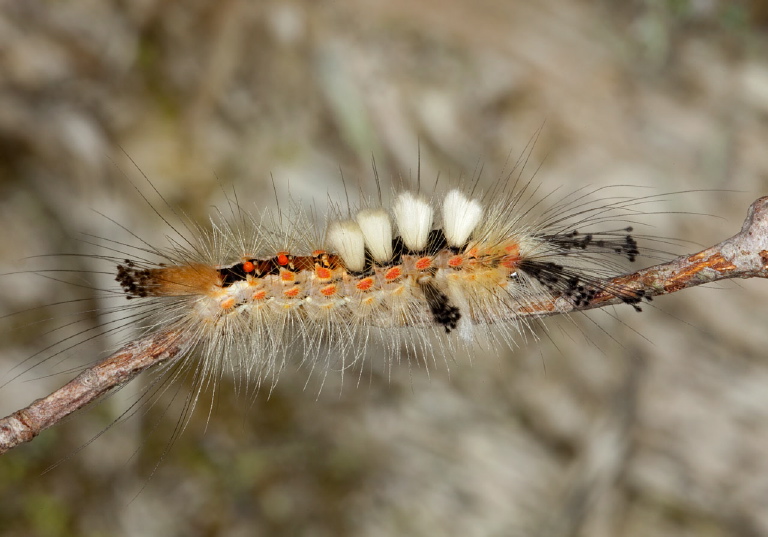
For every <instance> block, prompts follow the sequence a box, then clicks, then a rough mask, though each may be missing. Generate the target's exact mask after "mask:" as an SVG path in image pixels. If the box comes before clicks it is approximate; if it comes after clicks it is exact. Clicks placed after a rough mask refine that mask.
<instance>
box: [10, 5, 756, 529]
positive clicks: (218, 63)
mask: <svg viewBox="0 0 768 537" xmlns="http://www.w3.org/2000/svg"><path fill="white" fill-rule="evenodd" d="M534 138H536V143H535V145H534V146H533V149H532V150H531V151H530V159H529V163H528V165H527V167H526V170H525V171H524V173H523V176H524V177H526V178H529V177H531V176H532V175H533V174H534V173H535V174H536V181H540V182H542V183H543V184H544V185H546V189H550V190H551V189H553V188H557V187H559V186H562V187H563V188H564V189H566V190H572V189H576V188H580V187H584V186H587V185H594V186H600V185H612V184H628V185H638V186H640V187H643V188H644V189H643V190H640V192H642V193H646V192H647V193H650V194H654V193H660V192H671V191H689V190H709V192H698V193H696V192H692V193H686V194H681V195H677V196H672V197H670V198H669V199H668V200H667V201H666V202H665V203H664V204H662V205H660V206H654V207H653V208H652V209H651V210H654V211H664V212H665V214H659V215H655V216H654V217H653V218H651V219H649V220H648V221H649V222H651V223H653V224H654V225H655V226H656V227H655V228H653V229H652V230H651V232H652V233H654V234H657V235H664V236H670V237H677V238H681V239H685V240H689V241H693V243H695V244H691V245H688V246H684V247H683V250H685V249H687V250H689V251H694V250H696V249H697V248H698V245H701V246H707V245H711V244H714V243H716V242H718V241H720V240H722V239H724V238H726V237H728V236H730V235H732V234H734V233H735V232H736V231H737V230H738V229H739V228H740V226H741V222H742V220H743V218H744V215H745V214H746V210H747V207H748V206H749V204H750V203H751V201H752V200H754V199H755V198H757V197H758V196H760V195H764V194H766V193H767V192H766V182H767V181H766V180H767V179H768V150H767V149H766V148H768V7H766V4H765V3H764V2H761V1H759V0H752V1H748V0H744V1H724V0H723V1H718V0H645V1H642V0H634V1H611V0H602V1H597V0H595V1H588V0H584V1H580V2H563V1H558V0H540V1H537V2H528V1H509V0H506V1H505V0H495V1H494V0H479V1H474V2H468V1H461V0H441V1H436V0H420V1H418V2H414V1H404V0H390V1H387V2H376V1H372V0H368V1H358V2H355V1H351V0H346V1H339V2H316V1H312V0H307V1H277V0H275V1H259V2H246V1H238V0H227V1H203V0H187V1H185V2H165V1H161V0H143V1H139V2H127V1H124V2H120V1H112V2H100V1H89V0H79V1H72V2H43V1H39V0H25V1H24V2H12V1H10V2H2V3H0V229H1V230H2V232H1V233H0V273H9V272H16V271H29V270H34V269H36V268H51V267H55V266H56V263H58V262H65V263H67V265H66V266H67V267H69V268H72V269H76V270H94V269H96V268H97V267H102V266H103V265H97V264H96V263H95V261H94V260H92V259H90V258H88V257H73V258H69V259H66V260H62V259H61V258H37V257H34V258H30V256H38V255H42V254H61V253H75V254H77V253H92V252H94V248H93V247H92V246H91V245H89V244H88V243H89V242H94V241H97V242H98V239H95V238H93V236H98V237H105V238H107V239H111V240H119V241H123V240H125V241H133V244H135V243H136V241H135V240H134V239H131V237H130V236H129V235H128V234H127V232H126V231H125V230H124V229H121V228H120V227H119V226H118V225H115V224H114V223H112V222H111V221H110V219H111V220H114V221H115V222H117V223H119V224H120V225H122V226H124V227H125V228H127V229H129V230H131V231H132V232H134V233H136V234H137V235H138V236H140V237H142V238H145V239H147V240H148V241H149V242H150V243H152V244H162V243H163V241H164V240H165V239H164V236H165V235H167V234H169V230H168V227H167V226H166V225H165V224H164V223H163V221H162V220H161V219H160V218H158V217H157V215H155V214H154V213H153V212H152V207H153V206H154V207H156V208H157V209H158V210H159V211H160V212H162V213H163V214H164V215H166V216H169V215H171V216H172V212H171V207H172V208H173V209H174V210H175V211H177V213H181V212H183V213H184V214H186V215H188V216H189V217H190V218H191V219H193V220H196V221H200V222H205V221H206V219H207V218H208V216H209V215H210V214H211V213H212V212H213V207H214V206H218V207H222V206H224V205H225V204H226V197H227V195H230V196H231V195H232V193H233V192H235V193H236V195H237V199H238V201H239V203H240V204H241V205H243V206H245V207H249V208H250V207H254V210H255V209H256V208H257V207H265V206H274V204H275V199H276V198H278V199H280V200H281V203H284V202H285V201H286V200H288V198H289V197H292V198H294V199H300V200H301V201H302V202H303V203H304V204H305V205H310V204H311V202H312V200H315V203H316V206H317V208H318V211H319V212H321V213H322V212H323V210H324V209H323V208H324V207H325V205H326V202H327V199H329V197H330V198H331V199H335V196H336V195H337V194H336V193H338V192H340V191H342V190H343V185H344V184H346V185H347V186H349V185H353V187H352V189H356V188H357V186H356V185H358V184H364V185H368V187H370V185H371V184H372V183H371V179H372V176H373V174H372V172H371V159H372V157H373V158H375V159H376V163H377V167H378V169H379V172H380V175H381V177H382V179H383V182H384V183H385V185H389V184H390V183H391V182H393V180H394V181H396V180H397V178H399V177H403V178H409V177H411V178H413V177H414V176H415V173H416V169H417V166H418V161H419V155H420V159H421V167H422V172H423V174H424V176H425V177H429V178H430V179H432V178H434V177H435V176H436V174H437V172H438V171H440V172H441V174H442V175H441V177H443V178H446V179H448V178H454V179H457V178H459V177H467V176H469V177H471V176H473V174H476V173H477V170H479V169H480V168H481V167H482V168H483V176H484V177H485V178H487V179H488V180H491V181H492V180H494V179H496V178H497V177H499V175H500V174H501V173H503V172H502V171H503V170H504V169H505V164H506V169H509V166H510V164H511V163H514V162H515V161H516V160H517V158H518V156H519V155H521V154H524V153H525V151H526V147H527V146H528V144H529V142H531V141H532V140H533V139H534ZM134 163H135V164H134ZM142 174H146V176H147V177H149V178H150V180H151V182H152V184H153V185H154V186H155V187H156V188H157V190H158V191H159V193H160V194H161V195H162V196H163V198H164V200H165V201H163V200H161V199H160V197H159V196H158V194H157V193H155V192H154V191H153V190H152V187H151V186H150V185H149V184H148V183H147V182H145V181H144V179H143V177H142ZM342 175H343V177H344V182H343V183H342V180H341V177H342ZM134 184H136V185H137V186H138V188H139V189H140V191H141V192H142V193H143V194H144V195H145V196H146V197H147V198H148V199H149V201H150V203H151V204H152V205H150V204H148V203H147V202H146V201H145V200H143V199H142V197H141V195H140V194H139V193H138V192H137V191H136V190H135V189H134V186H133V185H134ZM712 190H717V192H712ZM165 202H167V206H166V205H165ZM686 213H699V214H698V215H695V214H686ZM701 214H703V215H712V216H701ZM61 277H62V278H66V279H67V280H68V281H70V282H74V283H76V284H77V283H78V282H80V283H82V284H83V286H81V287H78V286H73V285H65V284H63V283H61V282H59V281H56V279H58V278H59V276H58V275H56V276H54V278H55V279H45V278H40V277H35V276H33V275H31V274H22V275H7V274H6V275H4V276H2V277H0V293H2V294H0V315H7V314H10V313H12V312H18V311H21V310H27V309H31V308H39V309H35V310H34V311H30V312H26V313H24V314H22V315H14V316H11V317H3V318H0V345H2V346H1V347H0V382H2V383H5V382H7V384H6V385H4V386H2V388H0V413H1V414H2V415H5V414H8V413H10V412H12V411H14V410H16V409H18V408H20V407H22V406H25V405H26V404H28V403H29V402H31V401H32V400H33V399H34V398H35V397H40V396H42V395H44V394H46V393H48V392H49V391H50V390H52V389H54V388H56V387H58V386H60V385H61V384H63V383H64V382H66V381H67V380H69V379H70V378H72V376H73V375H74V373H73V372H70V373H64V374H57V375H52V374H53V373H55V372H61V371H64V370H66V369H68V368H76V367H77V366H78V364H82V363H87V362H89V361H92V360H95V359H97V358H99V357H101V356H104V355H105V354H104V353H105V352H106V351H107V350H109V349H113V348H114V347H115V346H116V345H118V344H119V342H120V339H119V338H118V337H103V338H98V339H97V340H96V341H93V342H91V343H90V344H88V345H84V346H82V347H77V348H75V349H73V350H72V351H71V352H66V353H64V354H63V355H61V356H59V357H56V358H54V359H52V360H49V361H47V362H46V363H45V364H44V365H43V366H41V367H40V368H36V369H35V370H33V371H30V372H29V373H27V374H25V375H22V376H21V377H19V378H16V376H17V375H18V374H19V373H21V372H22V371H23V370H24V369H25V368H26V365H24V364H32V363H34V362H35V357H34V356H33V355H34V354H35V353H37V352H38V351H41V349H45V348H46V347H47V346H48V345H50V344H52V343H55V342H56V341H60V340H61V339H62V338H63V337H66V334H67V333H68V332H67V329H63V330H61V331H56V332H50V329H51V326H52V325H53V326H56V325H61V324H66V320H67V319H70V318H71V319H73V320H78V321H79V324H78V326H86V327H87V326H93V325H95V324H98V323H103V322H108V319H107V318H105V317H103V316H100V314H99V310H100V307H101V308H103V304H101V303H100V300H99V299H98V298H96V295H94V294H91V292H90V291H89V289H88V288H87V287H88V286H91V285H93V283H89V282H86V280H85V279H83V280H78V278H79V276H78V275H77V274H76V273H75V274H74V275H73V274H68V275H61ZM95 284H96V285H98V286H101V287H103V288H108V287H110V286H112V285H114V282H111V277H110V276H109V275H104V276H103V277H101V278H100V279H97V280H96V282H95ZM72 299H81V301H80V302H78V303H75V304H72V305H70V306H62V307H53V308H51V307H43V308H40V306H43V305H46V304H51V303H56V302H64V301H68V300H72ZM766 302H768V285H766V283H765V282H761V281H757V282H752V281H747V282H743V283H739V284H723V285H719V286H717V287H715V288H708V289H701V288H698V289H694V290H690V291H686V292H683V293H680V295H679V296H678V295H674V296H669V297H662V298H659V299H658V300H656V301H654V303H653V306H650V307H646V308H645V311H644V313H642V314H636V313H634V312H632V311H631V308H628V307H627V308H618V309H617V310H614V311H610V312H594V313H592V314H590V315H589V316H576V317H574V318H573V319H571V320H568V319H565V320H559V321H558V320H555V319H552V320H551V321H548V322H547V323H546V328H547V329H548V330H538V331H537V335H538V337H539V338H540V341H536V339H535V338H534V337H532V336H529V337H528V338H527V341H524V340H522V339H521V340H520V341H519V344H520V348H519V349H517V350H515V351H514V352H510V353H502V354H501V355H499V356H487V355H484V354H482V353H480V352H477V353H474V355H473V356H455V357H452V360H451V361H450V362H449V364H448V367H446V366H442V367H434V368H430V369H429V370H427V369H425V368H424V367H423V366H421V367H420V366H418V365H416V364H414V365H413V366H412V367H409V366H408V365H407V364H402V365H401V366H399V367H396V368H394V369H393V370H392V371H391V373H390V372H389V371H387V370H385V369H384V368H382V367H373V368H372V369H371V371H372V373H371V372H366V374H365V375H364V376H363V377H362V379H361V381H360V382H359V384H358V382H357V377H356V376H355V375H354V374H353V375H350V376H347V377H346V378H345V379H344V387H343V389H341V386H340V384H341V383H340V379H339V376H338V375H336V374H331V375H329V377H328V380H327V381H326V385H325V387H324V389H323V390H322V392H320V394H319V395H318V390H317V384H312V385H310V387H307V388H306V389H305V381H306V378H307V371H306V370H305V369H299V368H298V367H297V366H290V367H288V369H287V370H286V371H285V373H284V374H283V376H282V377H281V381H280V383H279V384H278V385H277V387H276V388H275V389H274V391H272V393H271V394H268V393H267V392H266V391H262V393H261V394H260V395H259V397H257V398H255V399H251V398H249V397H247V395H246V396H244V395H243V394H242V393H240V394H239V395H238V394H236V393H235V390H234V389H233V385H234V383H233V382H232V381H231V380H230V379H224V381H223V382H222V384H221V391H220V392H219V394H218V397H217V399H216V401H215V404H214V405H213V408H212V411H211V412H210V417H209V412H208V409H209V408H210V407H211V405H210V400H209V399H208V400H204V401H202V402H201V404H200V408H199V409H198V411H197V412H196V413H195V414H194V416H193V418H192V420H191V421H190V423H189V424H188V426H187V428H186V430H185V431H184V433H183V434H182V435H181V437H180V438H178V439H177V440H176V441H175V442H174V443H173V445H172V446H170V447H169V444H168V438H169V435H170V434H172V433H173V431H174V429H175V427H176V426H177V422H178V416H179V409H178V408H177V407H173V408H171V409H170V410H169V411H167V412H166V411H165V409H166V403H162V402H161V403H159V404H158V405H155V406H154V407H152V408H149V409H147V408H146V407H142V408H141V409H139V410H138V412H136V413H135V414H134V415H133V416H132V417H131V418H130V419H128V420H127V421H125V422H123V423H118V424H116V425H115V426H113V427H111V428H110V429H109V430H108V431H106V433H105V434H103V435H101V436H100V437H98V438H96V439H95V440H94V441H93V442H91V440H92V439H93V438H94V437H96V436H97V435H99V433H101V432H102V431H104V429H105V428H107V427H108V426H109V425H110V424H111V423H113V422H114V420H115V419H117V418H118V417H120V416H121V413H122V412H124V411H125V410H126V408H128V407H129V405H130V403H131V401H132V400H133V399H134V398H135V397H136V395H137V394H139V393H140V392H141V387H142V386H145V385H146V384H147V383H148V382H150V381H151V377H150V378H142V379H140V380H138V381H137V382H135V383H134V384H132V385H130V386H128V387H127V388H126V389H124V390H122V391H121V392H120V393H118V394H117V395H116V396H115V397H112V398H109V399H107V400H106V401H104V402H103V403H102V404H100V405H98V406H94V407H93V408H89V409H87V410H85V411H83V412H81V413H79V414H77V415H75V416H74V417H72V418H71V419H69V420H67V422H66V423H64V424H62V425H59V426H57V427H56V428H54V429H52V430H49V431H47V432H45V433H43V434H42V435H41V436H40V437H38V438H37V439H35V440H34V441H33V442H32V443H31V444H29V445H26V446H22V447H19V448H17V449H15V450H13V451H12V452H9V453H8V454H6V455H3V456H2V457H0V533H2V534H3V535H4V536H5V535H13V536H16V535H18V536H36V535H39V536H60V535H61V536H65V535H66V536H103V535H129V536H148V535H163V536H173V535H179V536H207V535H230V536H251V535H270V536H281V535H311V536H317V537H325V536H328V537H331V536H334V537H336V536H345V535H350V536H358V535H361V536H362V535H364V536H382V537H383V536H390V535H409V536H410V535H413V536H430V537H432V536H437V535H456V536H487V535H498V536H509V535H515V536H516V535H520V536H537V535H540V536H547V537H550V536H558V535H562V536H568V535H573V536H590V537H592V536H597V537H600V536H606V537H608V536H615V535H629V536H648V535H676V536H683V535H691V536H693V535H707V536H711V537H716V536H725V535H744V536H749V535H755V536H757V535H766V534H768V503H767V502H766V500H767V499H768V364H767V363H766V353H765V349H766V348H768V331H766V330H765V328H764V321H765V319H766V318H768V307H767V306H766ZM625 310H626V311H625ZM78 312H87V313H85V314H78ZM616 316H618V317H619V319H616V318H615V317H616ZM62 319H64V320H65V322H64V323H62ZM55 323H58V324H55ZM30 356H33V357H32V358H31V360H30V361H27V362H24V363H23V364H22V362H23V361H24V360H25V359H27V358H29V357H30ZM60 358H62V359H63V358H66V360H64V361H63V362H62V361H61V360H60ZM372 360H373V361H374V362H375V360H376V356H375V354H374V356H372ZM60 362H61V363H60ZM19 364H22V365H19ZM14 366H15V368H14ZM12 368H13V369H12ZM75 370H76V369H75ZM8 381H10V382H8ZM142 383H143V384H142ZM182 390H183V388H182ZM89 442H91V443H90V444H89ZM85 444H89V445H87V446H86V447H84V448H83V449H81V448H82V447H83V446H84V445H85ZM51 465H56V466H55V467H54V468H53V469H50V470H49V471H48V472H45V470H46V469H47V468H49V467H50V466H51ZM44 472H45V473H44Z"/></svg>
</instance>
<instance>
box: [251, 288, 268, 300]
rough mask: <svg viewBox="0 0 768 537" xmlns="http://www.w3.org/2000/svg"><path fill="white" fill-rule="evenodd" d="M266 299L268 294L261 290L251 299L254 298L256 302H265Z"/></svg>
mask: <svg viewBox="0 0 768 537" xmlns="http://www.w3.org/2000/svg"><path fill="white" fill-rule="evenodd" d="M266 297H267V292H266V291H264V290H261V291H256V292H255V293H253V296H252V297H251V298H253V299H254V300H264V299H265V298H266Z"/></svg>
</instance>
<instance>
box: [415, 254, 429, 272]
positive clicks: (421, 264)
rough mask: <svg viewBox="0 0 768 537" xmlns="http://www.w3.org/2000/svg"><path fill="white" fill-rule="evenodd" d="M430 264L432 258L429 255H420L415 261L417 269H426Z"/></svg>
mask: <svg viewBox="0 0 768 537" xmlns="http://www.w3.org/2000/svg"><path fill="white" fill-rule="evenodd" d="M431 265H432V258H431V257H422V258H421V259H419V260H418V261H416V268H417V269H418V270H426V269H428V268H429V267H430V266H431Z"/></svg>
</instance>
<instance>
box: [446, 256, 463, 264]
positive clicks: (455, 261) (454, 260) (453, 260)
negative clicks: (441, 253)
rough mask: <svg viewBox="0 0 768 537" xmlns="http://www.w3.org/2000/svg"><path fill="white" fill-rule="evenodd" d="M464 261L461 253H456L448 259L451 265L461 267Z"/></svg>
mask: <svg viewBox="0 0 768 537" xmlns="http://www.w3.org/2000/svg"><path fill="white" fill-rule="evenodd" d="M463 263H464V258H463V257H462V256H460V255H455V256H453V257H452V258H450V259H449V260H448V266H449V267H460V266H461V265H462V264H463Z"/></svg>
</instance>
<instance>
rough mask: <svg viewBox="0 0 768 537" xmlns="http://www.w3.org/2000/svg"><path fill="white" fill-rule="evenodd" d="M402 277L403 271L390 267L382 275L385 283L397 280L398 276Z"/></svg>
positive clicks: (399, 268)
mask: <svg viewBox="0 0 768 537" xmlns="http://www.w3.org/2000/svg"><path fill="white" fill-rule="evenodd" d="M402 275H403V269H402V268H401V267H399V266H397V267H392V268H391V269H389V270H388V271H387V272H385V273H384V279H385V280H387V281H392V280H396V279H398V278H399V277H400V276H402Z"/></svg>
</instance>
